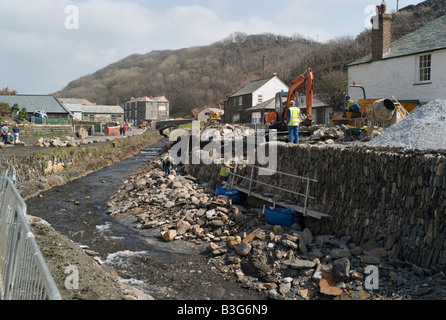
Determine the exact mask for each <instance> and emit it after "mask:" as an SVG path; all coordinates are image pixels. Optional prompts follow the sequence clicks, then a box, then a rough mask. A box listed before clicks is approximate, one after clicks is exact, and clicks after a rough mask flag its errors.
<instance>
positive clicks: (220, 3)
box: [0, 0, 422, 94]
mask: <svg viewBox="0 0 446 320" xmlns="http://www.w3.org/2000/svg"><path fill="white" fill-rule="evenodd" d="M420 2H422V1H421V0H399V1H398V6H399V8H403V7H405V6H407V5H411V4H418V3H420ZM386 3H387V8H388V9H387V12H393V11H395V10H396V7H397V0H386ZM379 4H381V0H336V1H332V0H317V1H316V0H275V1H270V0H255V1H254V0H163V1H159V0H146V1H143V0H126V1H123V0H71V1H70V0H0V39H1V41H0V43H1V46H0V89H1V88H5V87H9V89H14V90H17V91H18V93H19V94H51V93H54V92H56V91H59V90H62V89H63V88H64V87H65V86H66V85H68V83H69V82H70V81H72V80H76V79H77V78H79V77H81V76H84V75H87V74H92V73H94V72H96V71H97V70H99V69H101V68H104V67H106V66H107V65H109V64H111V63H114V62H117V61H119V60H121V59H123V58H125V57H127V56H129V55H131V54H134V53H139V54H144V53H148V52H151V51H153V50H166V49H171V50H175V49H181V48H187V47H193V46H204V45H210V44H212V43H215V42H218V41H220V40H223V39H225V38H227V37H228V36H229V35H230V34H232V33H234V32H244V33H246V34H262V33H273V34H277V35H283V36H293V35H296V34H300V35H301V36H303V37H305V38H309V39H313V40H316V41H320V42H326V41H329V40H332V39H336V38H338V37H344V36H352V37H355V36H357V35H358V34H360V33H361V32H362V31H364V30H365V29H366V28H368V27H370V25H369V21H370V17H371V16H372V15H374V8H375V6H376V5H379Z"/></svg>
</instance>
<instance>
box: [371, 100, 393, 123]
mask: <svg viewBox="0 0 446 320" xmlns="http://www.w3.org/2000/svg"><path fill="white" fill-rule="evenodd" d="M372 110H373V118H374V120H376V121H380V122H381V121H389V120H390V119H392V116H393V114H394V112H395V104H394V103H393V102H392V100H389V99H379V100H376V101H375V102H374V103H373V105H372Z"/></svg>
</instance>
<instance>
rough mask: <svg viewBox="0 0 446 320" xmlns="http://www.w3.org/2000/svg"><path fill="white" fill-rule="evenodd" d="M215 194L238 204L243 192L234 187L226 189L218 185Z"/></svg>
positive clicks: (242, 197) (241, 200)
mask: <svg viewBox="0 0 446 320" xmlns="http://www.w3.org/2000/svg"><path fill="white" fill-rule="evenodd" d="M215 195H216V196H225V197H226V198H228V199H229V200H232V203H233V204H239V203H241V202H243V200H244V194H243V193H242V192H240V191H238V190H236V189H231V190H227V189H225V188H223V187H218V188H217V190H216V191H215Z"/></svg>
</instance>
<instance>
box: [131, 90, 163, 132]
mask: <svg viewBox="0 0 446 320" xmlns="http://www.w3.org/2000/svg"><path fill="white" fill-rule="evenodd" d="M123 108H124V121H126V122H128V123H131V124H132V125H134V126H137V125H138V124H140V123H142V122H143V121H147V122H148V123H150V122H153V121H163V120H168V119H169V109H170V103H169V100H167V98H166V97H164V96H161V97H155V98H153V97H147V96H145V97H141V98H132V99H131V100H130V101H128V102H126V103H124V105H123Z"/></svg>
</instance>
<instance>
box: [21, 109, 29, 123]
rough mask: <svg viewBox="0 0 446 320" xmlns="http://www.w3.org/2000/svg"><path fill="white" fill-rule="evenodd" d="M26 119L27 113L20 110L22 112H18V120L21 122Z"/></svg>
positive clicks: (24, 110)
mask: <svg viewBox="0 0 446 320" xmlns="http://www.w3.org/2000/svg"><path fill="white" fill-rule="evenodd" d="M26 117H28V112H27V111H26V108H22V110H20V112H19V119H20V120H23V119H25V118H26Z"/></svg>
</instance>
